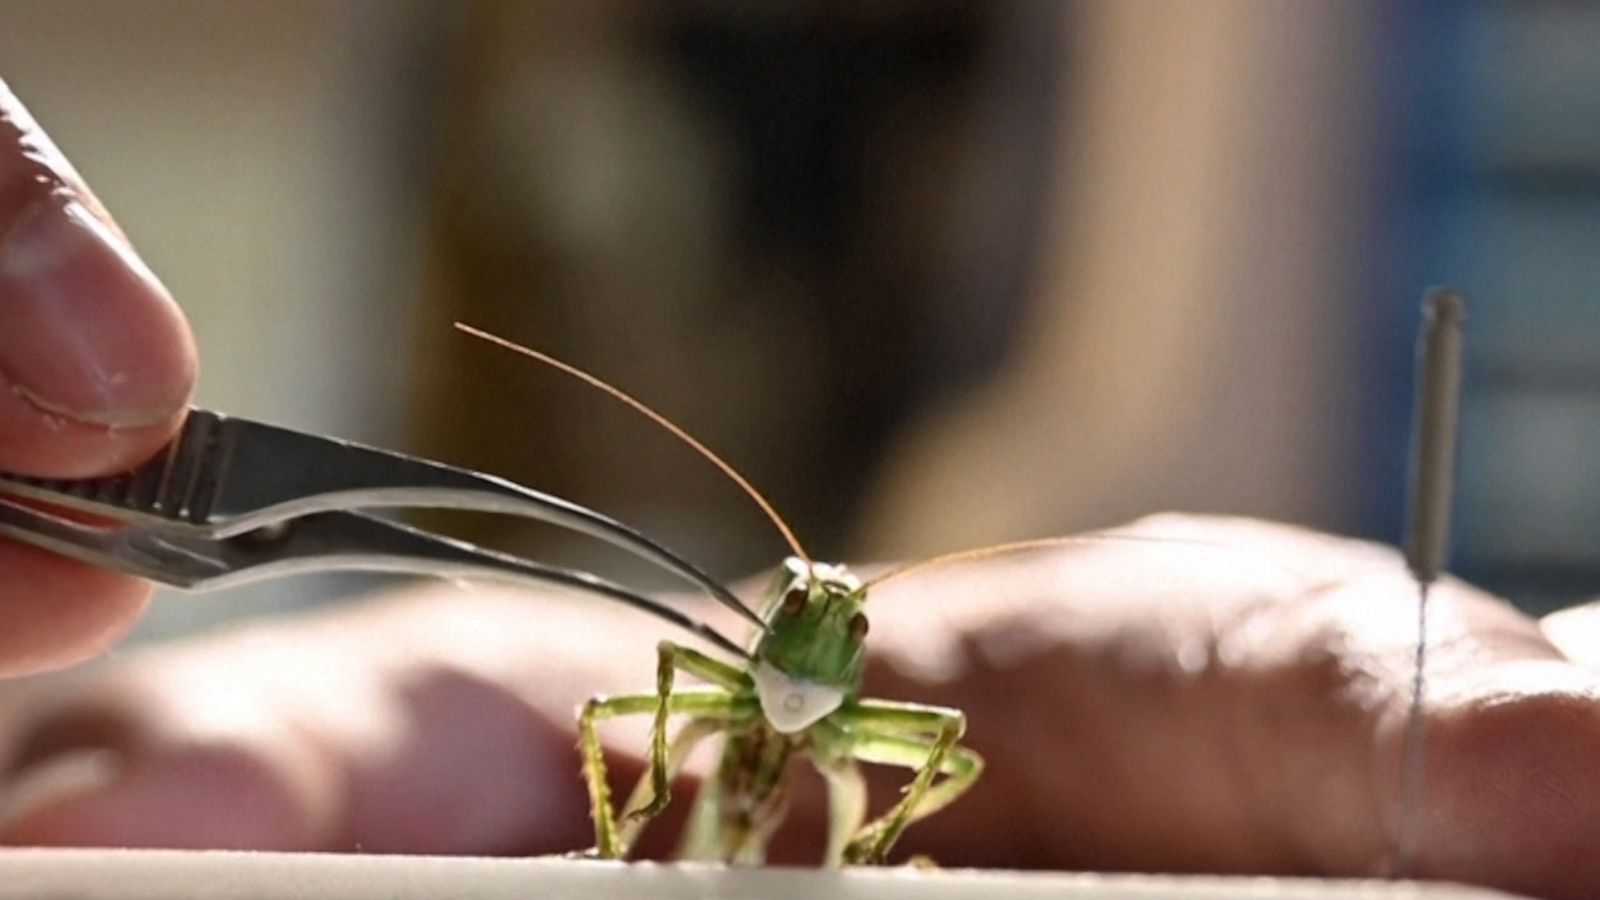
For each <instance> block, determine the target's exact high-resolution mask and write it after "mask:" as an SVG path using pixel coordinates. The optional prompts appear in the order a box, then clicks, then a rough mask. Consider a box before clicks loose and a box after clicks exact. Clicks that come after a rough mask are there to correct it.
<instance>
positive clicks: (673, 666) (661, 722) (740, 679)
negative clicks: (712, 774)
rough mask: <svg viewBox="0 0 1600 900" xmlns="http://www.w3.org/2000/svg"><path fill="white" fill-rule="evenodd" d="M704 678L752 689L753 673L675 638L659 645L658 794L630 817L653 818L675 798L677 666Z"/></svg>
mask: <svg viewBox="0 0 1600 900" xmlns="http://www.w3.org/2000/svg"><path fill="white" fill-rule="evenodd" d="M679 669H682V670H683V671H685V672H688V673H689V674H690V675H694V676H697V677H699V678H703V679H705V680H706V681H709V682H711V683H712V684H714V685H716V686H717V687H719V688H722V689H723V690H725V691H728V692H734V693H738V692H743V691H748V690H749V689H750V687H751V682H750V676H748V675H746V674H745V673H744V672H742V671H741V670H739V669H737V668H735V667H733V666H730V665H728V664H727V663H725V662H721V661H719V660H716V659H712V658H711V657H709V656H707V655H705V654H704V653H701V652H700V651H698V650H693V649H690V648H688V647H680V646H678V645H677V644H674V643H672V642H671V641H662V642H661V643H659V644H657V645H656V697H657V698H658V702H657V705H656V717H655V722H654V723H653V724H652V725H651V727H650V786H651V787H652V788H653V789H654V791H655V794H654V795H653V796H652V797H651V798H650V802H649V803H647V804H645V805H644V806H641V807H639V808H638V809H636V810H633V811H631V812H629V813H628V814H627V818H630V819H650V818H653V817H655V816H657V815H660V814H661V811H662V810H663V809H666V808H667V804H668V803H669V802H671V800H672V779H671V777H670V776H669V774H668V772H667V716H668V715H670V714H671V712H672V710H671V709H670V708H669V702H668V701H669V699H670V698H671V697H672V683H673V679H674V675H675V673H676V672H677V670H679Z"/></svg>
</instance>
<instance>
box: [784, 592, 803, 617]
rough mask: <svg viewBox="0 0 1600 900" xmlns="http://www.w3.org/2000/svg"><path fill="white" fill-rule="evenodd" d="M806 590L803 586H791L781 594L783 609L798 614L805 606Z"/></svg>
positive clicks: (792, 614)
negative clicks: (786, 591) (787, 591)
mask: <svg viewBox="0 0 1600 900" xmlns="http://www.w3.org/2000/svg"><path fill="white" fill-rule="evenodd" d="M806 600H807V592H806V589H805V588H803V587H792V588H790V589H789V593H787V594H784V595H783V611H784V612H786V613H788V614H789V615H791V616H798V615H800V612H801V611H802V610H804V609H805V608H806Z"/></svg>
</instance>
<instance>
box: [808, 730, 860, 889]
mask: <svg viewBox="0 0 1600 900" xmlns="http://www.w3.org/2000/svg"><path fill="white" fill-rule="evenodd" d="M816 766H817V771H818V772H820V773H822V777H823V779H824V780H826V781H827V783H828V855H827V856H826V857H824V859H823V865H825V866H827V867H828V868H830V869H837V868H838V867H839V866H840V865H842V864H843V863H844V853H845V848H846V847H847V846H848V845H849V843H850V839H851V838H853V837H855V835H856V832H858V831H859V830H860V829H861V823H862V822H864V821H866V818H867V782H866V779H864V778H862V777H861V767H860V766H858V765H856V762H855V760H854V759H851V758H850V757H843V758H839V759H832V760H828V761H825V762H824V761H822V760H818V761H817V763H816Z"/></svg>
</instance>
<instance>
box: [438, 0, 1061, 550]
mask: <svg viewBox="0 0 1600 900" xmlns="http://www.w3.org/2000/svg"><path fill="white" fill-rule="evenodd" d="M1063 9H1064V7H1062V6H1060V5H1058V4H1054V3H1050V2H1043V0H1032V2H1011V3H998V4H996V3H982V2H936V3H926V2H893V3H875V4H868V5H866V6H864V7H860V6H857V5H853V4H828V3H823V4H777V5H769V6H762V7H759V8H757V7H754V6H748V5H744V4H728V3H714V2H701V3H675V4H634V3H599V4H572V5H567V4H522V3H479V4H476V5H473V6H472V7H471V10H472V12H471V14H470V15H469V16H468V17H467V24H466V29H465V32H464V37H463V41H462V44H461V46H460V47H459V48H458V52H457V53H456V57H455V58H456V65H455V66H454V70H453V72H452V74H451V77H450V79H449V83H450V84H451V86H452V87H451V89H450V92H449V95H448V97H447V98H446V99H445V102H444V106H443V108H444V109H445V110H446V114H447V117H448V120H447V121H446V122H445V123H443V124H442V125H441V124H440V123H434V125H433V127H435V128H441V127H442V129H443V133H444V134H445V135H446V139H445V143H444V144H443V145H442V146H441V148H440V149H441V153H440V156H439V159H440V170H439V173H438V176H437V193H436V197H437V199H436V206H435V209H436V213H435V216H436V227H435V229H434V239H433V241H432V254H433V255H432V259H431V263H432V267H431V272H430V276H431V277H430V279H429V282H428V290H429V293H430V297H429V298H428V300H427V302H425V304H424V322H423V323H422V328H421V331H422V334H423V341H424V350H425V357H424V358H425V360H426V361H427V363H426V364H425V365H423V366H422V367H421V369H420V371H421V372H422V373H423V380H424V381H425V382H426V383H425V384H423V385H421V388H422V391H421V396H422V397H423V398H424V399H423V400H422V401H421V404H422V406H421V412H422V414H421V415H420V416H419V417H418V418H419V421H420V422H422V423H423V430H424V434H423V436H422V439H421V441H420V442H419V446H420V448H421V449H422V451H423V452H427V453H432V454H436V455H438V456H441V457H443V458H448V459H452V460H454V461H458V462H462V463H465V464H468V465H472V466H476V467H481V468H484V469H487V470H490V471H495V472H498V473H501V474H504V475H506V476H509V477H512V478H516V479H519V480H523V481H525V482H527V483H529V484H532V485H534V486H537V487H540V488H542V489H547V490H551V491H554V492H556V493H559V494H562V495H564V496H567V497H570V498H572V499H574V500H577V501H579V502H582V503H585V504H587V505H591V506H593V507H595V508H597V509H600V510H603V511H606V512H608V513H611V514H614V515H616V516H618V517H621V518H624V519H627V520H629V521H631V522H633V523H635V524H637V525H639V526H640V527H642V528H644V529H645V530H647V531H650V532H654V533H658V534H661V535H663V536H664V537H665V538H667V539H668V540H670V541H672V542H673V543H674V544H676V545H678V546H680V547H682V548H683V549H684V550H685V551H686V552H688V553H690V554H691V555H693V556H695V557H696V558H698V559H701V560H704V561H706V564H707V565H710V566H713V567H716V568H718V569H720V570H721V571H726V572H740V571H744V570H748V569H753V568H759V567H767V566H771V565H773V564H775V562H776V561H777V559H778V557H779V554H780V553H781V552H782V544H781V542H780V541H779V540H778V537H777V535H776V533H775V532H774V531H773V530H772V529H771V528H770V526H768V525H766V524H764V523H763V521H762V520H761V518H760V516H759V513H758V512H756V510H755V509H754V507H753V506H751V505H750V504H749V503H748V501H747V500H745V498H743V497H742V496H741V495H740V494H739V492H738V491H737V490H736V489H735V488H734V487H733V486H732V485H727V484H723V483H721V480H720V478H719V476H718V475H717V474H716V473H715V472H714V471H713V470H712V469H711V468H710V467H709V466H707V465H705V464H704V463H703V462H702V461H701V460H698V459H696V458H694V456H693V454H691V453H690V452H689V451H688V450H687V449H686V448H682V447H679V446H676V445H675V444H674V442H673V440H672V439H671V438H670V437H669V436H667V435H665V434H662V433H659V432H657V431H655V430H653V429H652V428H651V426H649V425H648V424H646V423H644V422H643V421H642V420H639V419H637V418H636V417H635V416H634V415H633V414H632V413H629V412H627V411H624V410H622V409H621V408H620V407H619V406H617V405H616V404H615V403H614V402H613V401H611V400H609V399H607V398H605V397H602V396H600V395H599V394H597V393H594V392H592V391H590V390H588V389H586V388H583V387H581V386H578V385H576V384H575V383H570V382H568V381H566V380H565V379H564V378H563V377H562V376H559V375H557V374H555V373H553V372H548V371H542V370H541V369H539V368H538V367H537V366H535V365H534V364H532V363H530V362H528V361H526V360H522V359H515V358H511V357H510V356H509V355H508V354H505V353H504V352H503V351H499V350H496V349H494V348H492V347H489V346H487V345H483V344H480V343H475V342H472V341H470V340H467V339H464V338H462V337H461V336H460V335H458V334H455V333H454V332H452V331H450V329H449V327H448V326H449V322H450V321H451V320H452V319H462V320H466V321H469V322H472V323H474V324H477V325H480V326H482V327H485V328H487V329H489V330H491V331H495V332H497V333H500V334H503V335H505V336H507V337H509V338H512V339H514V340H518V341H521V342H524V343H528V344H530V345H532V346H535V347H537V348H538V349H541V350H543V351H546V352H549V353H552V354H554V355H557V356H559V357H561V358H563V359H566V360H568V361H570V362H573V363H575V364H577V365H579V366H582V367H585V368H588V369H590V370H591V371H594V372H595V373H596V374H598V375H600V376H601V377H603V378H606V379H608V380H610V381H612V382H613V383H615V384H617V385H618V386H619V387H622V388H623V389H625V390H628V391H630V392H632V393H634V394H635V395H636V396H638V397H639V398H640V399H642V400H644V401H646V402H647V403H650V404H651V405H653V406H655V407H656V408H658V409H659V410H660V411H661V412H663V413H664V414H666V415H668V416H669V417H671V418H673V419H675V420H676V421H677V422H678V423H679V424H681V425H682V426H683V427H685V428H686V429H688V430H689V431H691V432H692V433H695V434H696V435H697V436H698V437H700V438H701V439H702V440H703V441H705V442H706V443H707V444H709V445H710V446H711V447H712V448H714V449H716V450H717V451H718V452H720V453H722V454H723V455H724V456H725V457H726V458H727V459H728V460H729V461H730V462H731V463H732V464H733V465H734V466H736V467H738V468H740V469H741V470H742V471H743V472H744V473H745V474H746V475H747V476H748V477H749V478H751V479H752V480H753V481H754V482H755V483H756V484H757V485H758V486H761V487H762V488H763V489H764V490H765V491H766V492H767V493H768V494H769V495H770V497H771V499H772V500H773V502H774V503H775V504H776V505H777V507H778V508H779V509H780V511H782V512H783V513H784V514H785V515H786V517H788V518H789V519H790V520H791V522H792V523H793V525H794V527H795V528H796V529H797V530H798V531H799V533H800V535H801V537H802V540H804V541H806V542H807V543H808V544H809V545H810V546H809V549H810V550H811V551H812V552H813V553H815V554H817V555H818V556H820V557H823V558H827V557H832V556H837V555H839V554H841V553H842V552H843V551H844V549H845V540H846V532H847V529H848V525H849V523H850V521H851V519H852V516H853V514H854V513H855V512H856V511H857V510H856V507H857V504H858V503H859V502H860V497H861V495H862V492H863V490H864V488H865V486H866V484H867V483H868V481H869V480H870V479H871V478H872V477H873V475H874V474H875V470H876V468H877V466H878V465H879V462H880V458H881V455H882V453H883V450H884V447H885V443H886V441H887V440H888V438H889V436H890V435H892V434H893V433H894V432H895V430H896V429H897V428H898V427H899V426H900V425H901V424H902V423H903V422H904V421H905V420H906V418H907V416H909V415H910V414H912V413H913V412H914V411H915V410H917V409H918V408H919V407H921V406H922V405H924V404H926V403H928V402H929V401H930V400H932V399H934V398H937V397H939V396H942V395H944V394H946V393H947V392H950V391H954V390H958V389H960V388H961V387H963V386H964V385H967V384H970V383H971V382H972V381H973V380H974V379H975V378H978V377H981V376H982V375H983V374H984V373H985V372H986V371H987V370H988V369H989V368H990V367H991V366H992V365H993V364H994V363H995V362H996V361H997V360H998V359H999V358H1000V356H1001V355H1002V353H1003V352H1004V350H1005V347H1006V346H1007V343H1008V341H1009V340H1010V339H1011V337H1012V336H1013V333H1014V330H1015V328H1016V326H1017V324H1018V322H1019V320H1020V317H1021V312H1022V307H1023V304H1024V300H1025V299H1026V291H1025V286H1026V284H1027V279H1028V277H1029V274H1030V272H1031V269H1032V262H1033V259H1032V257H1033V255H1034V254H1035V252H1036V249H1037V244H1038V236H1039V230H1040V222H1041V220H1042V218H1043V214H1044V207H1045V203H1046V200H1045V198H1046V196H1047V194H1048V191H1047V187H1048V186H1049V183H1050V178H1049V174H1050V173H1049V166H1050V158H1051V157H1050V143H1051V137H1052V127H1053V123H1054V120H1055V117H1056V114H1057V109H1058V105H1059V104H1058V97H1057V88H1058V85H1059V82H1060V81H1061V79H1062V60H1061V54H1060V52H1059V48H1058V47H1057V46H1056V45H1057V43H1058V42H1059V37H1060V34H1061V31H1062V28H1061V25H1060V22H1059V20H1060V18H1061V16H1062V15H1063ZM429 319H431V320H433V321H432V322H431V323H430V322H429V321H428V320H429ZM463 524H464V526H465V528H466V532H467V533H468V534H471V535H473V536H476V537H478V538H480V539H486V540H493V541H494V542H496V543H497V544H500V545H502V546H511V547H512V548H515V549H520V550H524V551H531V550H538V551H540V552H548V551H555V550H557V548H560V549H559V551H558V552H560V553H561V554H562V555H563V558H567V559H573V560H577V561H581V562H585V563H590V562H593V563H595V564H597V565H602V564H601V563H599V562H598V560H599V559H602V558H603V559H604V560H605V561H606V562H605V563H604V564H603V565H604V566H606V567H609V570H610V571H613V572H615V571H617V570H618V569H619V568H623V567H625V566H626V563H625V561H622V560H617V559H615V558H614V557H613V556H611V555H604V556H603V557H602V556H595V555H594V554H595V553H604V551H600V550H597V549H596V550H592V551H591V548H587V547H585V546H583V545H572V544H571V542H570V541H567V540H566V539H564V538H563V537H561V536H560V535H553V534H549V533H547V532H545V531H542V530H539V531H533V532H529V533H527V534H524V535H520V536H519V535H514V534H507V533H505V532H504V531H503V527H504V526H503V525H498V524H497V525H484V524H481V523H479V524H476V525H474V524H471V523H463ZM475 529H476V530H475Z"/></svg>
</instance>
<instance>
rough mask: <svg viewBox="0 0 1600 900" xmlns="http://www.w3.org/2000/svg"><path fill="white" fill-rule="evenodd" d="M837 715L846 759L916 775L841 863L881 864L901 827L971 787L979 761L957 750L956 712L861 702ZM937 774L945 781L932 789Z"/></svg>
mask: <svg viewBox="0 0 1600 900" xmlns="http://www.w3.org/2000/svg"><path fill="white" fill-rule="evenodd" d="M841 712H842V713H843V715H842V716H840V719H841V721H840V724H841V725H844V726H845V728H846V732H847V735H848V738H847V752H848V753H849V755H850V756H851V757H853V758H855V759H857V760H860V761H862V762H868V763H879V764H882V765H891V766H904V767H906V768H909V769H914V770H915V771H916V775H915V776H914V777H913V778H912V780H911V784H909V785H908V786H907V787H906V790H905V795H904V796H903V797H901V798H900V801H899V802H898V803H896V804H895V805H894V806H893V807H891V808H890V809H889V811H888V812H886V813H884V814H883V815H882V816H881V817H879V818H878V819H876V820H874V821H873V822H871V823H869V824H868V825H867V826H866V827H864V828H862V829H861V830H860V831H859V832H858V833H857V834H856V836H855V838H854V839H853V840H852V841H851V842H850V844H849V845H848V846H847V847H846V848H845V860H846V861H847V862H851V863H881V862H883V859H884V857H885V856H886V855H887V854H888V852H889V850H890V848H892V847H893V846H894V843H895V841H897V840H899V838H900V834H901V832H903V831H905V829H906V826H907V825H910V824H911V823H912V822H915V821H916V820H918V819H921V818H923V817H924V816H927V815H930V814H932V813H934V812H937V811H938V810H940V809H942V808H944V807H945V806H947V805H948V804H949V803H950V802H951V801H953V800H955V799H956V798H957V797H959V796H961V794H962V793H964V792H965V791H966V790H967V788H969V787H971V786H972V784H973V782H974V781H976V780H977V779H978V775H979V774H981V773H982V771H983V758H982V757H980V756H978V754H977V753H974V752H973V751H971V750H968V749H967V748H965V747H961V746H958V745H957V743H956V742H957V741H959V740H960V739H961V736H962V734H964V733H965V732H966V727H967V719H966V716H965V715H963V714H962V713H960V712H958V711H956V710H950V709H941V708H938V707H929V706H918V705H915V704H904V703H879V702H874V701H862V702H861V703H859V704H857V705H856V706H855V707H853V708H852V709H850V710H848V711H841ZM930 736H931V740H930V739H929V738H930ZM938 774H943V775H945V776H946V777H945V779H944V780H943V781H941V782H939V783H938V784H937V785H936V784H934V783H933V779H934V776H935V775H938Z"/></svg>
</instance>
